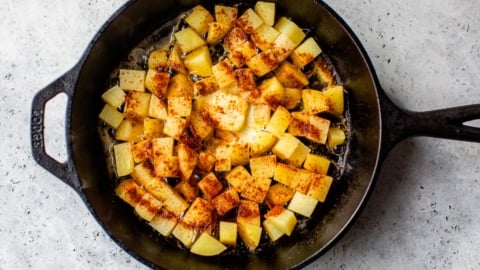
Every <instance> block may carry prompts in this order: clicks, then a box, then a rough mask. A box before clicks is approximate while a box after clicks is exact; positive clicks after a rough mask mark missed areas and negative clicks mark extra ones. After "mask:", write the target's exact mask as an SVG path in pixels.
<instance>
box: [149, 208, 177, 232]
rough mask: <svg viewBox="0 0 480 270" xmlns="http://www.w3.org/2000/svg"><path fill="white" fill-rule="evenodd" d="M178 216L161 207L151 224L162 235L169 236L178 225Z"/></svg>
mask: <svg viewBox="0 0 480 270" xmlns="http://www.w3.org/2000/svg"><path fill="white" fill-rule="evenodd" d="M177 222H178V217H177V216H176V215H175V214H173V213H171V212H169V211H168V210H166V209H165V208H161V209H160V211H159V212H158V213H157V215H156V216H155V217H154V218H153V219H152V220H151V221H150V223H149V225H150V226H151V227H152V228H154V229H155V230H157V231H158V232H159V233H160V234H161V235H163V236H165V237H168V236H170V235H171V234H172V231H173V229H174V228H175V226H177Z"/></svg>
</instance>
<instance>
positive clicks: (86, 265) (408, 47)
mask: <svg viewBox="0 0 480 270" xmlns="http://www.w3.org/2000/svg"><path fill="white" fill-rule="evenodd" d="M124 2H126V1H124V0H102V1H97V0H88V1H86V0H69V1H60V0H47V1H36V0H17V1H4V2H2V4H1V5H0V18H2V19H1V20H0V37H1V38H0V119H2V120H1V121H0V129H1V131H2V132H1V135H0V136H1V142H0V143H1V148H0V149H1V153H0V194H1V196H0V239H1V241H0V242H1V244H0V269H2V270H3V269H145V266H143V265H142V264H141V263H139V262H137V261H136V260H135V259H133V258H132V257H130V256H129V255H128V254H126V253H125V252H124V251H123V250H122V249H121V248H119V247H118V246H117V245H116V244H115V243H114V242H113V241H111V240H110V239H109V237H108V236H107V235H106V234H105V233H104V232H103V230H102V228H101V227H100V226H99V225H98V224H97V222H96V221H95V219H94V218H93V217H92V216H91V214H90V213H89V212H88V211H87V208H86V207H85V205H84V203H83V202H82V201H81V199H80V197H79V196H78V195H77V194H76V193H75V192H74V191H73V190H72V189H71V188H70V187H68V186H67V185H65V184H64V183H62V182H61V181H60V180H58V179H57V178H56V177H54V176H53V175H51V174H50V173H48V172H47V171H45V170H44V169H42V168H41V167H40V166H38V165H37V164H36V163H35V162H34V160H33V158H32V155H31V150H30V135H29V126H28V123H29V122H30V110H31V101H32V97H33V95H34V94H35V93H37V92H38V91H39V90H40V89H42V88H43V87H44V86H46V85H47V84H48V83H50V82H51V81H53V80H54V79H56V78H57V77H59V76H60V75H62V74H63V73H64V72H65V71H67V70H68V69H69V68H70V67H72V66H73V65H74V64H75V63H76V61H77V60H78V59H79V57H80V56H81V54H82V52H83V50H84V49H85V48H86V46H87V44H88V42H89V41H90V39H91V38H92V37H93V35H94V33H95V32H96V31H97V29H98V28H99V27H100V26H101V25H102V24H103V23H104V22H105V21H106V20H107V19H108V18H109V16H110V15H111V14H112V13H113V12H114V11H115V10H116V9H118V8H119V7H120V6H121V5H122V4H123V3H124ZM159 2H161V1H159ZM326 2H328V3H329V4H330V5H331V6H332V7H333V8H334V9H335V10H336V11H337V12H338V13H339V14H340V15H341V16H343V18H344V19H345V20H346V21H347V23H349V25H350V26H351V27H352V28H353V30H354V31H355V32H356V33H357V34H358V36H359V38H360V40H361V41H362V43H363V44H364V46H365V48H366V49H367V51H368V53H369V55H370V57H371V59H372V61H373V63H374V66H375V68H376V70H377V73H378V75H379V78H380V81H381V83H382V85H383V87H384V88H385V89H386V92H387V93H388V94H389V95H390V96H391V97H392V99H393V100H395V101H396V102H397V103H398V104H400V105H401V106H402V107H404V108H408V109H411V110H427V109H438V108H444V107H451V106H456V105H464V104H472V103H477V104H480V23H479V22H480V5H479V4H478V1H477V0H463V1H458V0H425V1H418V0H403V1H398V0H390V1H384V0H365V1H354V0H328V1H326ZM64 102H65V97H64V96H62V97H60V98H58V99H56V100H54V101H52V102H51V103H50V105H49V107H48V108H47V110H48V113H47V122H46V125H47V132H48V133H47V138H48V140H47V146H48V149H49V151H50V153H51V154H52V155H53V156H55V157H57V158H58V159H60V160H61V159H65V158H66V155H65V150H64V128H62V126H64V125H63V122H64V120H65V116H64V114H65V105H64ZM477 123H478V122H477ZM49 127H51V128H49ZM479 158H480V144H474V143H466V142H455V141H447V140H440V139H431V138H412V139H408V140H405V141H403V142H402V143H400V144H399V145H398V146H397V147H396V148H395V149H394V150H393V151H392V152H391V153H390V155H389V157H388V158H387V160H386V161H385V163H384V166H383V169H382V171H381V175H380V179H379V181H378V184H377V186H376V188H375V191H374V193H373V196H372V197H371V199H370V200H369V202H368V204H367V206H366V208H365V210H364V211H363V213H362V215H361V216H360V218H359V219H358V220H357V222H356V223H355V224H354V226H353V227H352V229H351V230H350V231H349V232H348V233H347V234H346V235H345V237H344V238H343V239H342V240H341V241H340V242H338V244H337V245H335V246H334V247H333V248H332V249H331V250H330V251H328V252H327V253H326V254H325V255H323V256H322V257H320V258H319V259H318V260H316V261H315V262H313V263H312V264H310V265H309V266H308V267H307V269H480V257H479V256H478V255H479V254H480V253H479V249H480V226H479V224H480V211H478V206H479V205H480V183H479V181H480V162H479Z"/></svg>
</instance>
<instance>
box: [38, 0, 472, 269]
mask: <svg viewBox="0 0 480 270" xmlns="http://www.w3.org/2000/svg"><path fill="white" fill-rule="evenodd" d="M243 2H244V3H247V4H248V3H254V2H255V1H243ZM215 3H216V1H195V0H161V1H160V0H139V1H131V2H129V3H127V4H126V5H125V6H123V7H122V8H121V9H120V10H119V11H117V12H116V13H115V14H113V15H112V17H111V18H110V19H109V20H108V21H107V23H106V24H105V25H104V26H103V27H102V28H101V29H100V30H99V32H98V33H97V34H96V36H95V37H94V38H93V40H92V42H91V43H90V45H89V46H88V48H87V50H86V51H85V53H84V54H83V56H82V58H81V59H80V61H79V62H78V64H76V65H75V66H74V67H73V68H72V69H71V70H70V71H68V72H67V73H66V74H65V75H63V76H62V77H61V78H59V79H58V80H56V81H54V82H53V83H52V84H50V85H49V86H47V87H46V88H45V89H42V90H41V91H40V92H39V93H38V94H37V95H36V96H35V98H34V100H33V108H32V115H31V142H32V152H33V156H34V158H35V160H36V161H37V162H38V163H39V164H40V165H41V166H42V167H44V168H45V169H47V170H48V171H50V172H51V173H53V174H54V175H56V176H57V177H58V178H60V179H61V180H63V181H64V182H65V183H66V184H68V185H69V186H71V187H72V188H73V189H74V190H75V191H76V192H77V193H78V194H79V195H80V197H81V198H82V199H83V200H84V202H85V204H86V206H87V207H88V208H89V210H90V211H91V212H92V214H93V216H94V217H95V218H96V219H97V221H98V222H99V223H100V224H101V225H102V226H103V228H104V229H105V231H106V232H107V233H108V234H109V235H110V236H111V238H112V239H113V240H114V241H115V242H116V243H117V244H118V245H120V246H121V247H122V248H123V249H125V250H126V251H127V252H128V253H130V254H131V255H132V256H133V257H135V258H137V259H138V260H139V261H141V262H143V263H145V264H146V265H148V266H150V267H153V268H163V269H289V268H299V267H302V266H305V265H307V264H308V263H310V262H312V261H313V260H314V259H315V258H317V257H318V256H320V255H321V254H322V253H324V252H325V251H326V250H327V249H328V248H329V247H331V246H332V245H333V244H334V243H335V242H336V240H338V239H339V238H340V237H341V236H342V235H343V234H344V233H345V231H346V230H347V228H348V227H349V226H350V225H351V224H352V223H353V221H354V219H355V217H356V216H358V214H359V212H360V210H361V209H362V208H363V206H364V205H365V203H366V201H367V198H368V196H369V194H370V193H371V191H372V189H373V187H374V183H375V179H376V177H377V175H378V172H379V168H380V165H381V163H382V161H383V160H384V159H385V157H386V155H387V153H388V152H389V150H390V149H391V148H392V147H393V146H394V145H395V144H396V143H397V142H399V141H400V140H402V139H404V138H406V137H408V136H412V135H422V136H432V137H441V138H448V139H458V140H466V141H474V142H480V129H479V128H474V127H469V126H466V125H464V124H463V123H465V122H467V121H470V120H474V119H478V118H480V105H472V106H464V107H456V108H450V109H445V110H438V111H430V112H421V113H420V112H411V111H406V110H403V109H401V108H399V107H397V106H396V105H394V104H393V103H392V102H391V101H390V100H389V98H388V97H387V96H386V95H385V93H384V91H383V90H382V88H381V86H380V84H379V82H378V80H377V77H376V75H375V71H374V70H373V66H372V64H371V62H370V60H369V58H368V56H367V54H366V52H365V50H364V49H363V48H362V45H361V44H360V42H359V41H358V39H357V38H356V37H355V35H354V34H353V32H352V31H351V29H350V28H349V27H348V26H347V25H346V24H345V22H344V21H343V20H342V19H341V18H340V17H339V16H338V15H337V14H336V13H335V12H334V11H333V10H332V9H331V8H329V7H328V6H327V5H326V4H324V3H322V2H318V1H315V0H302V1H298V0H297V1H291V0H279V1H276V3H277V10H278V13H280V14H282V15H286V16H288V17H291V18H293V20H294V21H295V22H297V23H298V24H299V25H302V26H307V27H308V28H311V29H312V30H313V33H312V34H313V35H315V36H316V37H317V38H318V40H320V41H321V44H320V45H321V47H322V49H323V50H324V51H325V53H326V54H327V55H328V56H329V57H330V60H331V61H332V62H333V65H334V66H335V67H336V69H337V71H338V73H339V75H340V77H341V78H342V79H343V82H344V85H345V87H346V89H347V91H348V103H349V112H350V115H351V135H350V141H349V149H350V150H349V152H348V155H347V156H346V166H345V170H344V172H343V175H342V176H341V178H340V179H339V180H340V181H338V183H340V184H337V185H335V186H334V188H333V189H332V191H331V193H330V195H329V199H328V200H327V202H326V203H325V204H324V205H323V206H322V207H319V209H318V211H317V212H316V213H315V215H316V216H317V217H318V218H314V219H313V220H312V221H310V222H308V223H307V224H306V225H305V228H304V229H303V230H300V232H298V233H296V234H295V235H294V237H292V238H290V239H286V240H284V241H280V242H279V243H278V244H277V245H275V246H274V247H269V248H268V247H267V248H264V249H263V250H262V251H261V252H259V253H258V254H256V255H253V254H249V255H245V254H244V255H242V256H236V255H229V256H219V257H215V258H203V257H198V256H195V255H192V254H190V253H189V252H188V251H185V250H181V249H179V248H178V247H176V246H175V245H172V243H170V242H168V241H166V240H164V239H162V238H161V237H158V236H156V235H155V233H154V232H153V231H152V230H151V229H150V228H149V227H148V225H146V224H145V223H144V222H142V221H140V220H139V219H138V218H137V217H136V216H135V215H134V214H133V211H132V210H131V208H128V207H127V206H126V205H125V204H124V203H122V202H120V201H119V199H118V198H116V197H115V195H114V193H113V184H112V181H110V180H111V179H110V174H109V172H108V169H107V168H108V166H107V164H106V163H107V162H106V159H105V153H104V150H103V149H104V148H103V145H102V141H101V138H100V135H99V131H98V118H97V116H98V113H99V112H100V110H101V107H102V101H101V99H100V95H101V93H102V92H103V91H104V90H105V86H106V82H108V79H109V75H110V73H111V71H112V70H114V69H115V68H116V67H117V66H118V65H119V63H120V62H121V61H122V60H124V59H125V57H126V56H127V55H128V52H129V51H130V50H131V49H132V48H134V47H135V46H136V45H137V44H138V43H139V42H140V41H141V40H142V39H144V38H145V37H147V36H148V35H150V34H151V33H152V32H153V31H154V30H156V29H158V28H159V27H160V26H162V25H163V24H165V23H166V22H168V21H169V20H170V19H173V18H174V17H175V16H176V15H178V14H179V13H180V12H183V11H185V10H187V9H189V8H191V7H193V6H194V5H196V4H202V5H204V6H206V7H212V6H213V5H214V4H215ZM220 3H224V4H234V1H228V0H225V1H221V2H220ZM58 93H65V94H67V96H68V97H69V98H68V106H67V113H66V138H67V151H68V156H69V158H68V160H67V161H66V162H65V163H59V162H58V161H56V160H54V159H52V158H51V157H50V156H49V155H47V154H46V152H45V147H44V145H45V143H44V126H43V122H44V107H45V104H46V102H47V101H49V100H50V99H52V98H53V97H54V96H56V95H57V94H58Z"/></svg>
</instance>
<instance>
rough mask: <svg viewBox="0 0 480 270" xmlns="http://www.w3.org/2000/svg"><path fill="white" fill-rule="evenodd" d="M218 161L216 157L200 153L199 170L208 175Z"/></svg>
mask: <svg viewBox="0 0 480 270" xmlns="http://www.w3.org/2000/svg"><path fill="white" fill-rule="evenodd" d="M216 160H217V159H216V158H215V156H214V155H212V154H210V153H208V152H200V153H199V154H198V162H197V168H198V169H199V170H200V171H201V172H203V173H208V172H210V171H211V170H212V169H213V166H215V161H216Z"/></svg>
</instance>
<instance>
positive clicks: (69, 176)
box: [30, 65, 80, 192]
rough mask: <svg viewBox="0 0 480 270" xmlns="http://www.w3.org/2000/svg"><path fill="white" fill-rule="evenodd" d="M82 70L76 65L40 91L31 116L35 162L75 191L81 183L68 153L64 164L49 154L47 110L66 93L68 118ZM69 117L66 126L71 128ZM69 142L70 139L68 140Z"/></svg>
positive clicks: (35, 99) (31, 137) (34, 99)
mask: <svg viewBox="0 0 480 270" xmlns="http://www.w3.org/2000/svg"><path fill="white" fill-rule="evenodd" d="M79 70H80V65H76V66H75V67H73V68H72V69H71V70H69V71H68V72H66V73H65V74H64V75H63V76H61V77H60V78H58V79H57V80H55V81H54V82H52V83H51V84H49V85H48V86H46V87H45V88H44V89H42V90H40V91H39V92H38V93H37V94H36V95H35V97H34V98H33V101H32V111H31V115H30V140H31V147H32V156H33V158H34V159H35V161H36V162H37V163H38V164H39V165H40V166H42V167H43V168H45V169H46V170H47V171H49V172H50V173H52V174H53V175H55V176H56V177H58V178H60V179H61V180H62V181H63V182H65V183H66V184H68V185H69V186H70V187H72V188H73V189H74V190H75V191H77V192H78V191H79V190H80V183H79V180H78V177H77V175H76V173H75V170H74V164H73V161H72V160H71V159H70V154H69V153H68V148H67V155H66V159H65V161H64V162H60V161H58V160H56V159H55V158H53V157H52V156H51V155H49V154H48V153H47V148H46V139H45V131H46V130H45V119H46V114H45V108H46V105H47V103H48V102H49V101H51V100H53V99H54V98H56V97H57V95H59V94H61V93H64V94H66V95H67V100H66V110H67V113H66V117H67V115H68V114H69V113H68V112H69V111H70V108H71V99H72V95H73V90H74V86H75V82H76V79H77V77H78V73H79ZM68 121H69V120H68V117H67V120H66V123H65V126H66V127H67V130H68V127H69V123H68ZM67 140H68V139H67ZM67 144H68V142H67Z"/></svg>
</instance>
